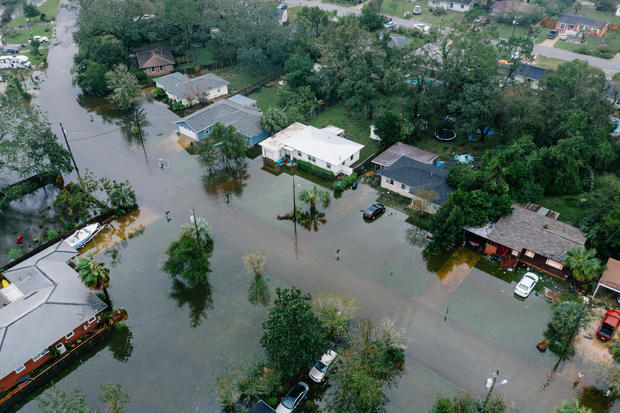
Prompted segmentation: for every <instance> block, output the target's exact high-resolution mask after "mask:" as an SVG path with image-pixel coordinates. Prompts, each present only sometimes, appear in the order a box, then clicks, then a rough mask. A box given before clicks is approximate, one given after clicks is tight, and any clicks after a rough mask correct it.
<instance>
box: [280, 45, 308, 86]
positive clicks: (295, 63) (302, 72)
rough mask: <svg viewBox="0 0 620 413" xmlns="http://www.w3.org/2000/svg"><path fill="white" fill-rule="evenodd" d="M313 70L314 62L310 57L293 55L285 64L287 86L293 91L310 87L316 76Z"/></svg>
mask: <svg viewBox="0 0 620 413" xmlns="http://www.w3.org/2000/svg"><path fill="white" fill-rule="evenodd" d="M313 68H314V61H313V60H312V59H310V58H309V57H308V56H303V55H299V54H294V55H291V56H290V57H289V58H288V60H287V61H286V63H285V64H284V70H286V72H287V73H286V75H285V79H286V84H287V85H288V86H290V87H292V88H293V89H297V88H298V87H300V86H307V85H309V84H310V83H311V77H312V76H313V75H314V72H313Z"/></svg>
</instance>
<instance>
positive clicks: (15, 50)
mask: <svg viewBox="0 0 620 413" xmlns="http://www.w3.org/2000/svg"><path fill="white" fill-rule="evenodd" d="M4 51H5V52H7V53H13V54H15V53H19V49H16V48H14V47H7V48H5V49H4Z"/></svg>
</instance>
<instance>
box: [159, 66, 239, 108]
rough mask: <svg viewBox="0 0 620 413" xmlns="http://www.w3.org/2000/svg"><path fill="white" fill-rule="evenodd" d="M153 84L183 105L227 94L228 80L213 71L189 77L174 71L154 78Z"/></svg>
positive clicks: (194, 103)
mask: <svg viewBox="0 0 620 413" xmlns="http://www.w3.org/2000/svg"><path fill="white" fill-rule="evenodd" d="M155 85H156V86H157V87H158V88H161V89H163V90H164V91H165V92H166V96H168V98H169V99H171V100H173V101H176V102H181V103H182V104H183V105H184V106H191V105H196V104H198V103H199V102H201V101H205V100H213V99H215V98H217V97H220V96H224V95H227V94H228V82H227V81H226V80H224V79H222V78H221V77H219V76H217V75H215V74H213V73H207V74H205V75H202V76H197V77H191V78H190V77H187V76H185V75H184V74H182V73H179V72H174V73H171V74H169V75H166V76H162V77H158V78H157V79H155Z"/></svg>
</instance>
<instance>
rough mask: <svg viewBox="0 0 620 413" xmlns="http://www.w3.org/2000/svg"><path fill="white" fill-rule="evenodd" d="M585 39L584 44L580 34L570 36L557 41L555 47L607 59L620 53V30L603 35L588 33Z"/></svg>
mask: <svg viewBox="0 0 620 413" xmlns="http://www.w3.org/2000/svg"><path fill="white" fill-rule="evenodd" d="M585 39H586V43H585V44H584V43H581V42H580V40H581V36H580V35H578V36H575V37H569V38H568V40H559V41H557V42H556V43H555V47H557V48H559V49H564V50H570V51H572V52H575V53H581V54H587V55H592V56H597V57H602V58H605V59H611V58H613V57H614V56H615V54H616V53H620V32H617V31H613V30H610V31H608V32H607V34H606V35H605V36H603V37H596V36H588V35H586V36H585Z"/></svg>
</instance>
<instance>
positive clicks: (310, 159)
mask: <svg viewBox="0 0 620 413" xmlns="http://www.w3.org/2000/svg"><path fill="white" fill-rule="evenodd" d="M308 160H309V161H312V162H316V158H315V157H314V156H310V155H308Z"/></svg>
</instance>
